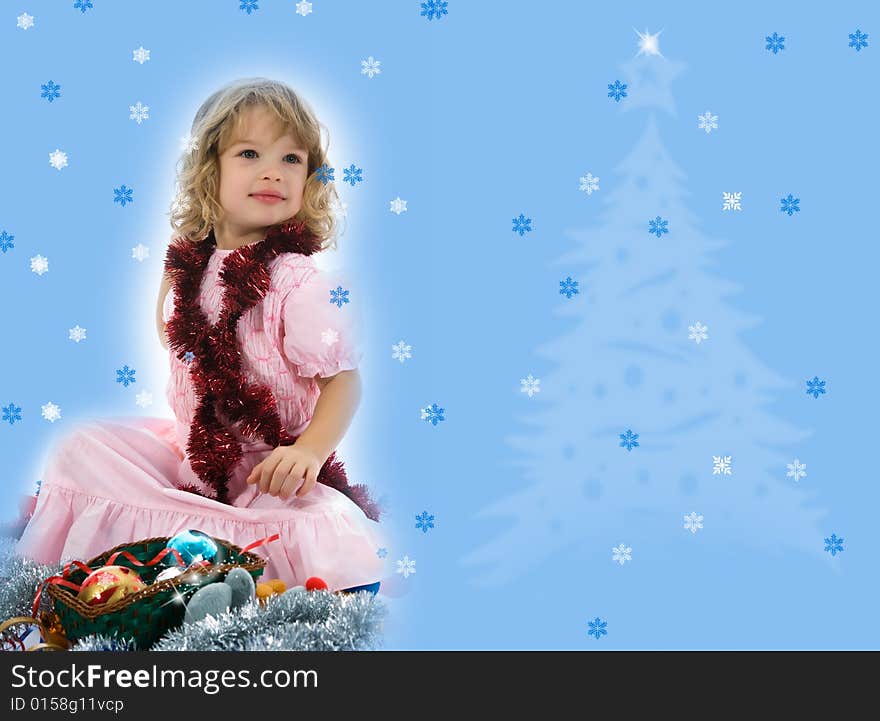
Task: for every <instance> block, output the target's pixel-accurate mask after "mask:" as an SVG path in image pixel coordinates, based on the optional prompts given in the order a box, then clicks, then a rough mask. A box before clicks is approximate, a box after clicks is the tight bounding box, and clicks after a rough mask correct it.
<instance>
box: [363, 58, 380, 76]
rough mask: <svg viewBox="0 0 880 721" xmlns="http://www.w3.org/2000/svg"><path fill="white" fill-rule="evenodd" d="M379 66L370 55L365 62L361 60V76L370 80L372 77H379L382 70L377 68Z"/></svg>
mask: <svg viewBox="0 0 880 721" xmlns="http://www.w3.org/2000/svg"><path fill="white" fill-rule="evenodd" d="M381 64H382V62H381V61H379V60H376V59H375V58H374V57H373V56H372V55H370V57H368V58H367V59H366V60H361V75H366V76H367V77H368V78H370V79H372V77H373V76H374V75H381V74H382V69H381V68H380V67H379V66H380V65H381Z"/></svg>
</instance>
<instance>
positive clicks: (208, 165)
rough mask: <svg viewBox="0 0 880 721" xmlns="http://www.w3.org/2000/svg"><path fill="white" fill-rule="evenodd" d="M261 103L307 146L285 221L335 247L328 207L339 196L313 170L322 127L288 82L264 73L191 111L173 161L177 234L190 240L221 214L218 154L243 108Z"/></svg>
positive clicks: (323, 159)
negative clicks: (296, 204) (295, 203)
mask: <svg viewBox="0 0 880 721" xmlns="http://www.w3.org/2000/svg"><path fill="white" fill-rule="evenodd" d="M253 107H264V108H266V109H268V110H270V111H272V112H274V114H275V116H276V117H277V118H278V120H279V121H280V122H281V124H282V125H283V127H284V132H286V133H290V134H291V135H293V136H294V137H295V138H296V139H297V140H298V141H300V143H302V144H303V147H304V148H305V149H306V150H307V151H308V154H309V155H308V170H307V176H306V184H305V187H304V188H303V199H302V207H301V208H300V210H299V211H298V212H297V213H296V215H294V216H293V218H289V219H288V220H293V219H296V220H300V221H303V222H304V223H305V225H306V228H307V229H308V230H309V231H310V232H311V233H313V234H314V235H315V237H317V238H318V239H319V240H320V241H321V246H320V250H325V249H327V248H334V249H335V248H336V236H337V232H338V228H337V220H336V217H335V214H334V209H335V208H337V207H338V206H339V196H338V195H337V193H336V187H335V185H334V184H333V182H328V183H326V184H325V183H324V182H322V181H321V180H319V179H318V178H317V176H316V175H315V171H316V170H317V169H318V168H320V167H321V166H322V165H323V164H324V163H327V165H328V166H329V165H330V163H329V162H328V160H327V151H326V148H325V147H323V146H322V145H321V130H322V129H323V130H324V133H325V136H326V134H327V129H326V127H325V126H324V125H323V123H321V122H320V121H318V119H317V118H316V117H315V114H314V112H313V111H312V109H311V108H310V107H309V106H308V105H307V104H306V103H305V101H303V100H302V99H301V98H300V97H299V96H298V95H297V94H296V92H294V90H293V89H291V88H290V87H289V86H287V85H285V84H284V83H282V82H277V81H275V80H269V79H267V78H247V79H243V80H236V81H234V82H232V83H230V84H228V85H226V86H224V87H222V88H221V89H220V90H218V91H216V92H215V93H214V94H213V95H211V96H210V97H209V98H208V99H207V100H205V102H204V103H202V105H201V107H200V108H199V109H198V112H196V115H195V119H194V120H193V123H192V131H191V133H190V143H189V147H188V148H187V149H186V150H184V151H183V153H182V154H181V156H180V158H179V160H178V162H177V166H176V167H177V197H176V198H175V199H174V201H173V202H172V205H171V212H170V213H169V214H168V215H169V216H170V222H171V226H172V228H174V230H175V234H176V235H177V236H182V237H184V238H186V239H188V240H191V241H193V242H199V241H201V240H202V239H203V238H205V237H206V236H207V235H208V233H209V232H210V230H211V228H212V227H213V225H214V223H216V222H217V221H219V220H220V219H222V218H223V215H224V212H223V208H222V207H221V206H220V203H219V201H218V196H219V191H220V154H221V153H222V152H223V151H224V150H225V149H226V147H227V146H228V143H229V141H230V139H231V138H233V137H234V136H235V134H236V132H237V131H238V130H239V129H240V128H241V123H242V119H243V115H244V112H245V111H246V110H247V109H249V108H253Z"/></svg>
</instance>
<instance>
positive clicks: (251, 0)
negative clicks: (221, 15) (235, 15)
mask: <svg viewBox="0 0 880 721" xmlns="http://www.w3.org/2000/svg"><path fill="white" fill-rule="evenodd" d="M238 9H239V10H245V11H247V14H248V15H250V14H251V13H252V12H253V11H254V10H259V9H260V6H259V5H257V0H241V5H239V6H238Z"/></svg>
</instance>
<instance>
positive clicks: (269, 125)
mask: <svg viewBox="0 0 880 721" xmlns="http://www.w3.org/2000/svg"><path fill="white" fill-rule="evenodd" d="M281 132H282V131H281V126H280V124H279V123H278V121H277V119H276V118H275V116H274V115H272V114H271V112H270V111H269V110H268V109H266V108H263V107H252V108H248V109H247V110H245V112H244V115H243V117H242V126H241V130H240V131H239V134H238V135H236V136H234V137H233V138H232V139H231V145H229V146H228V147H227V148H226V149H225V150H224V151H223V153H222V154H221V155H220V205H221V206H222V207H223V210H224V212H225V213H226V217H225V218H224V221H225V222H224V224H225V225H226V227H227V229H228V230H230V231H232V232H233V233H236V234H244V233H248V232H254V231H256V230H262V229H265V228H268V227H269V226H272V225H276V224H278V223H281V222H283V221H285V220H287V219H289V218H292V217H293V216H294V215H296V213H297V212H299V209H300V207H301V206H302V197H303V188H305V184H306V176H307V174H308V153H307V152H306V150H305V149H304V148H302V147H301V146H300V143H298V142H297V141H296V139H295V138H293V137H292V136H290V135H282V134H281ZM261 193H274V194H276V195H277V197H275V198H267V197H266V196H263V195H260V194H261Z"/></svg>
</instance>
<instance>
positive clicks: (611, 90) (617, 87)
mask: <svg viewBox="0 0 880 721" xmlns="http://www.w3.org/2000/svg"><path fill="white" fill-rule="evenodd" d="M608 97H609V98H614V99H615V100H616V101H617V102H618V103H619V102H620V99H621V98H625V97H626V83H621V82H620V81H619V80H615V81H614V82H613V83H608Z"/></svg>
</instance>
